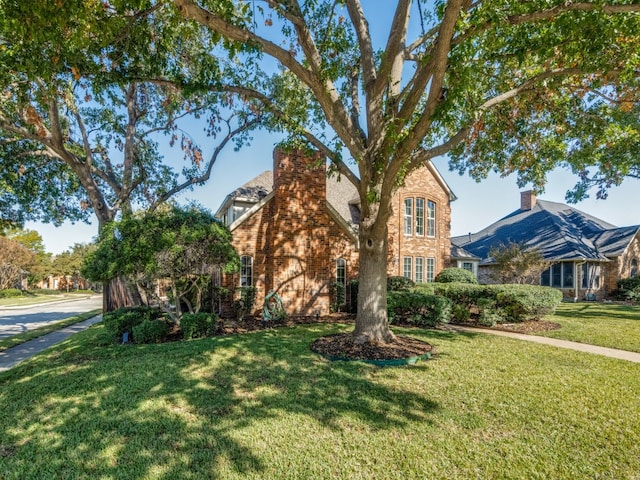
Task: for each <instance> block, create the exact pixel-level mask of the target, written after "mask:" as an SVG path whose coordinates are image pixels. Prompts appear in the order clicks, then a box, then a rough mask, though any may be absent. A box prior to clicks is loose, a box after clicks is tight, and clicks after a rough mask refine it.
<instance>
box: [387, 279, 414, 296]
mask: <svg viewBox="0 0 640 480" xmlns="http://www.w3.org/2000/svg"><path fill="white" fill-rule="evenodd" d="M415 285H416V283H415V282H414V281H413V280H411V279H410V278H407V277H397V276H391V277H387V292H398V291H401V290H409V289H410V288H412V287H414V286H415Z"/></svg>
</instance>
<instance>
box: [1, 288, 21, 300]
mask: <svg viewBox="0 0 640 480" xmlns="http://www.w3.org/2000/svg"><path fill="white" fill-rule="evenodd" d="M21 296H22V290H19V289H17V288H7V289H5V290H0V298H15V297H21Z"/></svg>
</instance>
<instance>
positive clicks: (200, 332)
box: [180, 312, 218, 340]
mask: <svg viewBox="0 0 640 480" xmlns="http://www.w3.org/2000/svg"><path fill="white" fill-rule="evenodd" d="M217 329H218V317H217V316H216V315H212V314H210V313H202V312H201V313H186V314H184V315H183V316H182V318H181V319H180V330H182V338H184V339H185V340H189V339H191V338H201V337H210V336H212V335H215V333H216V331H217Z"/></svg>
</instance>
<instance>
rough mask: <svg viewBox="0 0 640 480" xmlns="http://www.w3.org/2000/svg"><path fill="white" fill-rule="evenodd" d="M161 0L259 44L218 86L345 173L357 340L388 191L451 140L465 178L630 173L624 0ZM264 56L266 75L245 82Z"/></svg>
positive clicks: (382, 327)
mask: <svg viewBox="0 0 640 480" xmlns="http://www.w3.org/2000/svg"><path fill="white" fill-rule="evenodd" d="M173 3H174V4H175V5H176V6H177V7H178V9H179V12H180V14H181V15H182V16H183V17H184V18H185V19H188V20H190V21H195V22H197V23H198V24H200V25H201V26H202V27H203V28H205V29H206V30H207V31H209V32H212V33H215V34H217V35H220V36H222V37H223V38H225V39H228V40H230V41H234V42H242V43H245V44H247V45H252V46H253V47H255V48H257V49H258V50H259V52H261V54H260V55H252V56H246V57H245V58H244V61H242V62H238V70H239V71H243V72H245V73H244V74H243V75H240V77H241V78H243V81H242V82H236V83H233V82H232V83H229V84H226V85H223V86H221V87H222V88H224V89H226V90H227V91H230V92H241V93H242V95H244V96H245V97H246V98H254V99H259V100H260V101H262V102H264V104H265V105H267V106H268V107H269V108H270V111H271V112H272V113H273V114H274V116H275V117H276V118H277V119H278V120H279V121H281V122H283V124H284V125H286V126H287V128H288V129H289V130H290V131H291V132H293V134H294V135H295V136H296V137H297V138H298V139H301V140H303V141H305V142H308V143H309V144H311V145H312V146H313V147H315V148H316V149H319V150H320V151H321V152H323V153H324V154H325V155H326V156H327V157H328V158H329V159H330V161H331V162H332V166H333V169H334V171H337V172H339V173H340V174H341V175H343V176H345V177H347V178H348V179H349V180H350V181H352V182H353V183H354V184H355V185H356V187H357V189H358V192H359V196H360V204H361V210H362V215H361V221H360V225H359V237H360V287H359V298H358V316H357V320H356V328H355V333H354V334H355V336H356V340H357V341H366V340H374V341H379V342H390V341H392V340H393V338H394V337H393V334H392V333H391V331H390V330H389V328H388V323H387V317H386V291H385V277H386V268H387V265H386V259H387V221H388V219H389V216H390V215H391V213H392V206H391V197H392V194H393V192H394V189H396V188H397V187H398V185H400V184H402V182H403V179H404V178H405V176H406V175H407V174H408V173H410V172H411V171H413V170H415V169H417V168H418V167H420V166H422V165H424V164H425V163H426V162H429V161H430V160H431V159H433V158H434V157H437V156H440V155H444V154H449V155H450V158H451V161H452V165H453V167H454V168H458V169H460V170H461V171H469V172H470V173H471V174H472V175H473V176H474V177H476V178H483V177H484V176H485V175H486V174H487V173H488V172H489V171H491V170H496V171H498V172H500V173H503V174H508V173H512V172H517V174H518V178H519V182H520V183H522V184H525V183H528V182H530V183H532V184H533V185H534V186H535V187H539V188H541V187H542V186H543V185H544V181H545V176H546V174H547V173H548V172H549V171H550V170H552V169H553V168H555V167H556V166H557V165H565V166H568V167H570V168H573V169H574V170H575V171H576V172H577V173H579V174H580V175H581V178H582V180H583V182H582V184H581V186H580V188H582V192H581V191H580V189H578V191H577V195H578V196H580V195H584V193H585V192H586V187H587V186H588V185H590V184H592V183H593V182H595V183H599V184H600V185H601V186H603V187H604V188H605V190H606V188H607V185H610V184H615V183H616V182H618V181H619V179H620V178H623V177H625V176H626V175H634V174H636V175H637V172H638V156H637V155H633V154H629V155H627V154H624V151H625V147H627V146H628V147H629V148H630V149H631V151H632V153H637V152H638V145H639V144H638V131H639V130H638V88H637V87H638V70H639V59H640V17H639V16H638V13H637V12H638V11H639V10H640V5H638V4H637V3H631V2H626V1H600V2H566V1H564V0H561V1H559V0H531V1H527V2H522V1H519V0H517V1H516V0H495V1H489V0H476V1H471V0H446V1H445V0H439V1H435V2H422V1H419V0H417V1H416V0H414V1H412V0H398V1H397V2H393V7H395V8H393V7H392V8H391V9H390V11H389V15H388V20H387V22H386V23H385V22H384V21H383V20H384V18H383V16H384V14H381V13H380V12H376V10H380V9H382V10H386V9H389V7H388V5H387V4H388V3H392V2H378V1H369V2H361V1H360V0H327V1H323V0H305V1H303V0H280V1H278V0H265V1H264V2H241V1H232V0H173ZM374 14H375V15H374ZM381 38H382V39H383V40H380V39H381ZM274 61H275V63H277V64H278V65H279V68H281V69H282V72H283V74H282V76H281V77H280V78H279V80H278V82H275V83H270V84H266V83H260V82H256V81H252V80H251V79H253V78H257V76H256V74H255V72H257V71H259V70H264V71H267V72H269V71H272V69H273V68H274V67H273V65H274ZM621 153H622V155H621ZM345 159H346V160H345ZM349 160H352V161H353V162H354V163H355V169H356V170H357V173H355V174H354V173H353V172H352V171H351V170H350V169H349V167H348V165H347V163H348V161H349ZM591 167H595V170H593V172H592V173H590V169H591Z"/></svg>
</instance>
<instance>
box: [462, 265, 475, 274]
mask: <svg viewBox="0 0 640 480" xmlns="http://www.w3.org/2000/svg"><path fill="white" fill-rule="evenodd" d="M462 269H463V270H468V271H469V272H471V273H473V262H462Z"/></svg>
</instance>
